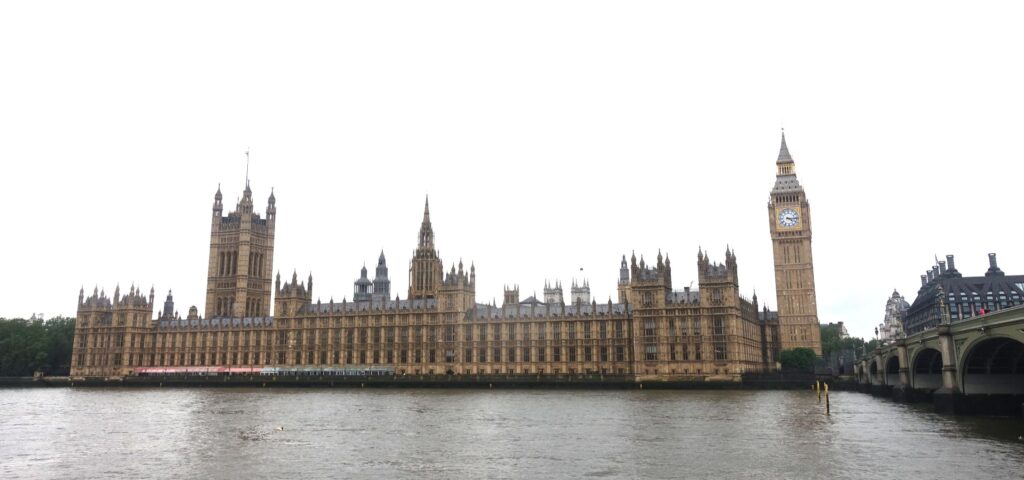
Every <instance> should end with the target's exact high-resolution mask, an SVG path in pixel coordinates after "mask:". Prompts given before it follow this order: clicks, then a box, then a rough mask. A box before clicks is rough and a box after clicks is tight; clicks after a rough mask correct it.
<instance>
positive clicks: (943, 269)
mask: <svg viewBox="0 0 1024 480" xmlns="http://www.w3.org/2000/svg"><path fill="white" fill-rule="evenodd" d="M945 274H946V262H943V261H941V260H940V261H939V275H945Z"/></svg>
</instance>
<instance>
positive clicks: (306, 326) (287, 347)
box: [71, 140, 820, 381]
mask: <svg viewBox="0 0 1024 480" xmlns="http://www.w3.org/2000/svg"><path fill="white" fill-rule="evenodd" d="M784 142H785V140H783V147H782V148H783V151H786V147H785V143H784ZM786 156H788V152H786ZM780 161H781V155H780ZM790 161H791V160H790ZM783 175H789V173H788V172H786V173H784V172H783V171H782V170H781V169H780V181H782V176H783ZM794 181H795V177H794ZM773 202H777V203H778V206H775V205H774V204H773V205H772V206H770V209H771V210H772V216H773V219H774V217H775V216H776V214H777V213H779V214H781V213H782V211H783V210H784V208H799V210H798V211H799V214H798V217H797V220H796V221H797V225H799V227H798V228H797V229H796V230H784V231H782V232H777V226H776V225H775V224H774V222H773V226H772V234H773V240H774V243H775V245H776V273H777V278H780V279H781V280H782V281H783V282H792V277H789V276H786V275H783V274H782V273H780V272H783V273H784V272H790V271H792V272H796V276H797V277H798V278H800V280H798V281H797V283H796V285H795V286H793V287H792V288H790V287H789V285H790V283H780V287H779V298H780V310H779V314H778V315H777V316H776V315H769V312H768V311H767V310H765V311H764V312H759V308H758V303H757V297H756V295H755V296H754V298H753V299H750V300H748V299H747V298H744V297H743V296H742V295H741V294H740V289H739V276H738V268H737V260H736V256H735V254H734V252H732V251H731V250H729V249H726V251H725V261H724V263H717V262H712V261H711V259H710V255H709V254H707V253H705V252H704V251H700V252H698V254H697V259H696V266H697V276H698V285H699V288H698V289H695V290H693V289H690V288H684V289H683V290H681V291H677V290H674V289H673V287H672V263H671V260H670V259H669V258H668V256H667V255H665V256H662V254H661V252H659V253H658V255H657V257H656V260H655V261H654V262H653V263H651V264H648V263H647V262H646V261H645V260H644V259H643V258H642V257H641V259H640V260H639V261H638V260H637V258H636V256H635V254H634V255H633V256H632V258H631V259H630V261H629V262H627V260H626V258H625V256H623V258H622V262H621V264H620V271H619V282H618V283H619V286H618V302H617V303H613V302H611V301H610V300H609V302H608V303H604V304H599V303H597V302H596V301H590V300H589V284H588V283H587V282H584V284H583V285H584V286H585V287H586V292H585V293H586V295H585V296H584V294H583V290H582V288H583V287H579V288H580V289H581V290H579V291H578V292H577V291H575V290H574V293H573V295H572V296H571V297H570V302H569V303H568V304H566V303H564V301H563V300H562V295H561V293H562V292H561V288H560V287H561V285H560V284H556V285H557V287H558V288H557V289H554V288H548V289H545V295H544V301H543V302H541V301H539V300H538V299H536V298H533V297H530V298H529V299H526V300H524V301H520V300H519V293H518V288H515V289H506V292H505V301H504V302H503V305H501V306H500V307H499V306H497V305H494V304H491V305H488V304H480V303H477V302H476V269H475V267H474V266H472V265H470V267H469V268H468V269H466V268H465V266H464V265H463V264H462V263H461V262H460V263H459V265H458V266H457V267H456V266H455V265H452V267H451V269H449V270H448V271H447V272H446V271H445V270H444V267H443V264H442V262H441V259H440V257H439V256H438V254H437V250H436V249H435V247H434V234H433V227H432V222H431V219H430V209H429V203H428V204H427V205H426V206H425V207H424V212H423V222H422V224H421V225H420V231H419V241H418V245H417V248H416V249H415V251H414V252H413V258H412V260H411V262H410V267H409V290H408V295H407V296H406V298H405V299H401V298H400V297H398V296H396V297H395V298H394V299H391V298H390V295H389V292H390V280H389V279H388V278H387V266H386V263H385V258H384V254H383V253H381V256H380V258H379V259H378V266H377V276H376V279H375V280H374V281H373V282H370V281H369V279H368V278H367V276H366V274H365V269H364V272H363V275H362V276H361V277H360V280H357V281H356V284H355V292H354V293H355V295H354V297H353V301H347V300H343V301H341V302H335V301H333V299H332V300H331V301H328V302H327V303H323V302H321V301H319V300H318V301H315V302H314V300H313V278H312V275H310V276H309V277H308V278H307V279H305V281H301V282H300V281H299V278H298V275H297V274H295V273H293V274H292V277H291V280H290V281H286V282H284V283H282V282H281V276H280V274H278V275H277V278H276V281H274V282H273V284H272V283H271V279H270V278H269V276H268V273H267V272H270V271H271V266H272V262H273V248H274V223H275V220H276V200H275V198H274V196H273V194H271V196H270V198H269V199H268V205H267V210H266V217H265V218H262V217H260V215H259V214H258V213H254V211H253V203H252V192H251V191H250V189H249V186H248V184H247V185H246V189H245V192H244V195H243V197H242V199H241V200H240V202H239V203H238V205H237V206H236V209H235V211H234V212H231V213H229V214H228V215H227V216H223V215H222V210H223V206H222V203H221V193H220V189H219V188H218V191H217V194H216V196H215V201H214V206H213V219H212V220H213V221H212V227H211V241H210V256H209V270H208V271H209V275H208V278H207V297H206V314H205V315H204V316H200V315H199V313H198V309H196V308H195V307H192V308H191V309H190V311H189V314H188V315H187V316H186V317H185V318H182V317H180V316H179V315H177V314H176V313H175V312H174V306H173V298H172V297H171V295H170V293H168V297H167V300H166V301H165V303H164V308H163V311H162V312H160V313H159V315H157V318H156V320H153V312H154V307H155V303H154V292H153V291H152V290H150V292H149V294H148V296H144V295H143V294H142V293H141V291H140V290H139V289H137V288H135V287H134V286H133V287H132V288H131V290H130V291H129V293H128V294H127V295H125V296H121V294H120V291H119V289H118V290H115V292H114V295H113V297H108V296H107V295H106V294H105V292H101V291H98V290H94V291H93V294H92V295H91V296H89V297H88V298H86V297H85V292H84V291H83V292H80V294H79V307H78V315H77V321H76V325H75V340H74V352H73V355H72V367H71V369H72V375H73V376H123V375H131V374H133V373H135V370H136V369H137V368H139V367H202V366H223V367H264V366H271V367H311V368H326V367H339V368H340V367H374V366H380V367H389V368H393V369H394V371H395V373H397V374H403V373H404V374H529V375H555V374H584V373H604V374H621V375H630V376H634V377H635V378H636V379H637V380H638V381H639V380H650V379H722V380H731V379H736V378H738V376H739V375H741V374H742V373H745V372H761V371H766V370H771V369H774V367H775V360H776V359H777V357H778V349H779V343H780V342H779V340H780V339H781V344H782V346H783V347H785V346H786V345H787V344H794V343H795V344H798V345H809V346H810V345H819V343H818V341H817V328H814V329H813V331H814V334H813V336H811V334H810V333H809V332H808V331H807V330H806V328H807V327H809V326H810V325H811V323H810V322H811V320H813V322H814V323H813V325H814V327H817V320H816V315H815V313H814V310H813V305H814V304H813V299H814V292H813V277H812V276H811V273H810V252H809V248H810V247H809V243H810V224H809V223H810V222H809V218H808V217H809V210H808V208H807V205H806V200H805V199H804V198H803V195H802V190H799V191H788V192H785V195H783V192H780V191H778V187H777V188H776V191H773ZM801 219H802V222H803V223H800V222H801ZM780 221H781V220H780ZM787 222H788V220H787ZM778 228H785V229H792V228H793V227H792V226H791V225H788V223H787V225H785V226H782V227H778ZM792 232H798V233H797V234H791V233H792ZM789 241H793V242H796V243H797V245H796V246H795V247H794V251H796V250H799V251H800V252H801V253H793V254H792V255H796V257H795V258H794V257H790V256H780V255H783V254H781V253H780V248H789V247H787V246H786V245H788V244H789ZM801 242H803V243H801ZM801 254H802V255H803V256H800V255H801ZM787 255H788V254H787ZM780 258H782V259H784V261H783V262H781V265H780ZM780 275H782V276H781V277H780ZM801 275H807V276H808V277H806V278H805V277H803V276H801ZM783 285H784V286H785V289H784V288H783ZM271 289H273V290H271ZM271 292H273V294H274V296H273V299H274V305H273V316H271V314H270V310H269V306H270V299H271ZM791 297H792V298H798V300H797V303H794V304H792V306H791V304H790V303H786V304H785V305H786V306H787V308H786V309H783V303H782V302H781V300H782V299H783V298H786V299H787V301H788V299H789V298H791ZM584 300H587V301H584ZM801 302H802V303H801ZM776 319H777V320H776ZM805 323H806V324H807V325H805ZM780 329H781V330H780ZM790 329H795V330H792V331H791V330H790ZM794 338H799V341H795V340H793V339H794ZM816 350H818V351H820V346H819V347H817V348H816Z"/></svg>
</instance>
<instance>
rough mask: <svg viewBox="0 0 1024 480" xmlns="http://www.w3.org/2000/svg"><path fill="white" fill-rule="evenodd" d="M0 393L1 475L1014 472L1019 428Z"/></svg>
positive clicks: (442, 402)
mask: <svg viewBox="0 0 1024 480" xmlns="http://www.w3.org/2000/svg"><path fill="white" fill-rule="evenodd" d="M831 403H832V414H831V415H828V416H826V415H825V414H824V408H823V406H822V405H819V404H818V402H817V398H816V397H815V395H814V393H813V392H810V391H807V392H793V391H593V390H442V389H423V390H410V389H365V390H360V389H336V390H319V389H262V390H261V389H210V388H204V389H105V388H104V389H100V388H96V389H71V388H63V389H0V478H5V479H15V478H292V479H298V478H369V477H375V478H531V479H532V478H570V477H573V478H578V477H597V478H872V479H879V478H940V477H942V478H967V477H970V478H975V479H981V478H999V479H1007V478H1021V475H1022V473H1021V472H1022V468H1024V441H1021V440H1020V439H1019V438H1020V436H1021V435H1024V420H1022V419H1020V418H982V417H952V416H942V415H937V414H933V413H931V412H930V411H929V410H928V408H927V407H926V406H908V405H901V404H897V403H894V402H890V401H886V400H881V399H876V398H873V397H871V396H868V395H865V394H860V393H848V392H833V393H832V402H831Z"/></svg>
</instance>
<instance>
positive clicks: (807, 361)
mask: <svg viewBox="0 0 1024 480" xmlns="http://www.w3.org/2000/svg"><path fill="white" fill-rule="evenodd" d="M817 359H818V356H817V355H815V354H814V350H811V349H810V348H802V347H801V348H794V349H792V350H783V351H782V355H781V360H782V368H784V369H794V370H801V371H805V372H811V371H814V362H815V360H817Z"/></svg>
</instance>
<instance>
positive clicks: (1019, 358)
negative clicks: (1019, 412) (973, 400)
mask: <svg viewBox="0 0 1024 480" xmlns="http://www.w3.org/2000/svg"><path fill="white" fill-rule="evenodd" d="M965 351H966V355H964V359H963V363H962V364H961V368H960V375H961V383H960V384H961V385H962V388H963V392H964V393H965V394H967V395H970V394H990V393H998V394H1007V393H1008V394H1018V395H1019V394H1024V343H1022V342H1021V341H1020V340H1017V339H1015V338H1011V337H1007V336H990V337H983V338H980V339H978V340H977V341H975V342H974V343H972V344H971V345H969V346H968V347H967V349H966V350H965Z"/></svg>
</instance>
